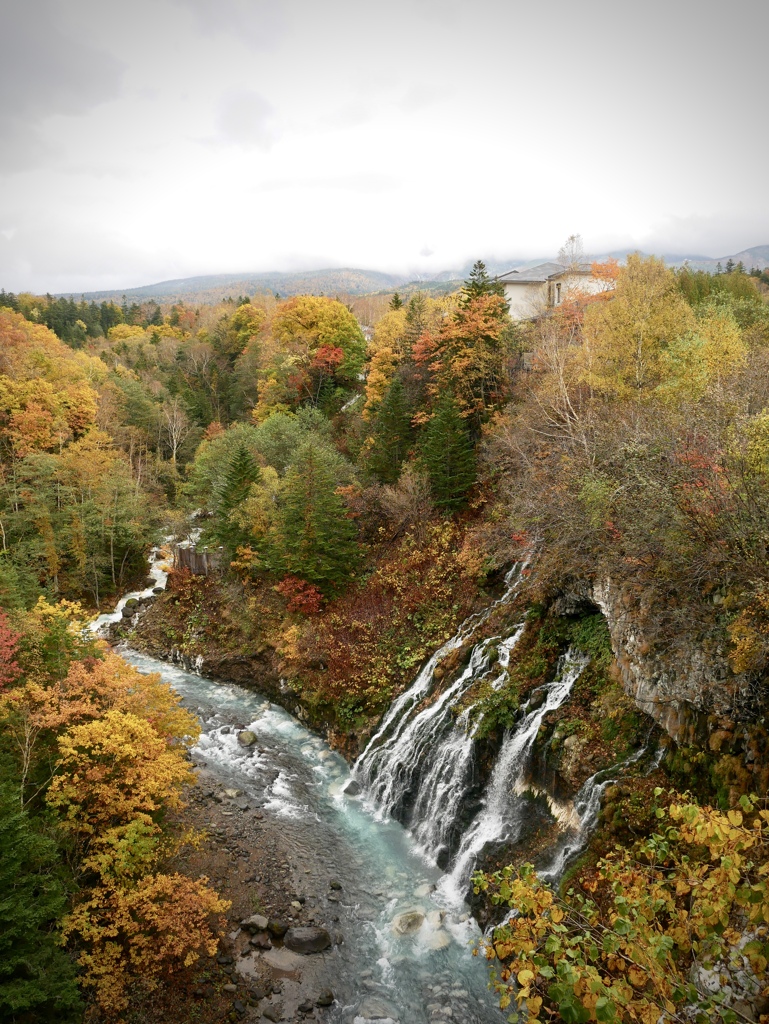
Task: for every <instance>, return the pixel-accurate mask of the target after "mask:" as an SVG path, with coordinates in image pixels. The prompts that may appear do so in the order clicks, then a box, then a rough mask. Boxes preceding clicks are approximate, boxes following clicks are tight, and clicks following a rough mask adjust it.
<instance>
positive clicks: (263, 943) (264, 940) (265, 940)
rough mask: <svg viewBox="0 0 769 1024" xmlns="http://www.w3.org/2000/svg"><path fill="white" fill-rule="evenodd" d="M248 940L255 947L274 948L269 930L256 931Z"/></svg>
mask: <svg viewBox="0 0 769 1024" xmlns="http://www.w3.org/2000/svg"><path fill="white" fill-rule="evenodd" d="M248 941H249V943H250V944H251V945H252V946H253V947H254V949H272V943H271V942H270V936H269V935H268V934H267V932H256V933H255V934H254V935H252V936H251V938H250V939H249V940H248Z"/></svg>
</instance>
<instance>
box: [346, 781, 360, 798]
mask: <svg viewBox="0 0 769 1024" xmlns="http://www.w3.org/2000/svg"><path fill="white" fill-rule="evenodd" d="M342 792H343V793H345V794H346V795H347V796H359V795H360V793H361V785H360V783H359V782H356V781H355V779H350V781H349V782H348V783H347V785H346V786H342Z"/></svg>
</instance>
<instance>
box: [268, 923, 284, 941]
mask: <svg viewBox="0 0 769 1024" xmlns="http://www.w3.org/2000/svg"><path fill="white" fill-rule="evenodd" d="M267 931H268V932H269V933H270V935H274V936H275V938H276V939H282V938H283V936H284V935H285V934H286V932H287V931H288V925H287V924H286V922H285V921H277V920H275V919H273V918H270V920H269V921H268V922H267Z"/></svg>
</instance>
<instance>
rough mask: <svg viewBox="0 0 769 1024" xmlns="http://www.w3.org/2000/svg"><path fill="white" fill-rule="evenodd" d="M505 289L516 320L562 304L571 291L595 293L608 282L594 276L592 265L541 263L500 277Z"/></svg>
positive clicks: (531, 317)
mask: <svg viewBox="0 0 769 1024" xmlns="http://www.w3.org/2000/svg"><path fill="white" fill-rule="evenodd" d="M497 281H499V282H501V284H503V285H504V288H505V299H506V300H507V305H508V307H509V309H510V316H511V317H512V319H513V320H533V319H534V318H535V317H538V316H542V314H543V313H546V312H547V311H548V310H549V309H553V308H554V307H555V306H560V304H561V303H562V302H563V301H564V299H566V298H567V297H568V296H569V295H570V294H574V293H576V292H582V293H583V294H584V293H585V292H587V293H588V294H590V295H595V294H597V293H598V292H602V291H605V290H606V283H605V282H604V281H601V280H599V279H598V278H596V277H593V274H592V272H591V270H590V266H589V264H585V263H583V264H580V265H579V267H565V266H563V264H561V263H540V265H539V266H538V267H529V268H528V269H527V270H510V271H508V273H507V274H502V275H501V276H500V277H498V278H497Z"/></svg>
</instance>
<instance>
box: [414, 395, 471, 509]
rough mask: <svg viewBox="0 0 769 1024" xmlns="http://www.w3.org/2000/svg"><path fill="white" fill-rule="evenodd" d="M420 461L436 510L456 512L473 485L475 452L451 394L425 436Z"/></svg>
mask: <svg viewBox="0 0 769 1024" xmlns="http://www.w3.org/2000/svg"><path fill="white" fill-rule="evenodd" d="M421 462H422V464H423V465H424V467H425V469H426V471H427V475H428V477H429V478H430V489H431V490H432V493H433V500H434V501H435V504H436V505H437V506H438V508H441V509H443V510H444V511H445V512H448V513H451V512H455V511H456V510H457V509H458V508H459V507H460V506H461V505H462V503H463V502H464V499H465V494H466V493H467V491H468V490H469V489H470V487H472V485H473V483H474V482H475V452H474V449H473V443H472V441H471V440H470V435H469V433H468V430H467V426H466V424H465V421H464V420H463V419H462V417H461V416H460V415H459V409H458V408H457V404H456V402H455V400H454V398H453V396H452V395H450V394H447V395H445V396H444V397H443V398H442V399H441V400H440V402H439V403H438V407H437V408H436V410H435V415H434V416H433V418H432V419H431V420H430V422H429V424H428V425H427V428H426V430H425V433H424V437H423V440H422V445H421Z"/></svg>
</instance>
